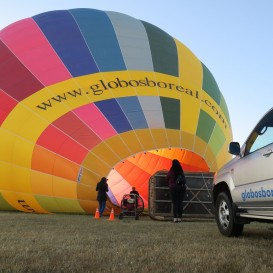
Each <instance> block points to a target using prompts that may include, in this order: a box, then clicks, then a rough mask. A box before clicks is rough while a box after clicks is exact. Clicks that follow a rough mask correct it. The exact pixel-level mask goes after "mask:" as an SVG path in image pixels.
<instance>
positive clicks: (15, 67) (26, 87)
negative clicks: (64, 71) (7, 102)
mask: <svg viewBox="0 0 273 273" xmlns="http://www.w3.org/2000/svg"><path fill="white" fill-rule="evenodd" d="M0 52H1V62H0V78H1V83H0V89H2V90H3V91H5V92H6V93H7V94H9V95H10V96H11V97H13V98H14V99H16V100H18V101H21V100H23V99H24V98H26V97H28V96H30V95H31V94H32V93H33V92H35V91H37V90H40V89H42V88H43V87H44V86H43V85H42V84H41V82H39V81H38V80H37V79H36V78H35V77H34V76H33V74H32V73H30V72H29V71H28V70H27V69H26V68H25V66H24V65H23V64H22V63H21V62H20V60H18V59H17V57H16V56H15V55H14V54H13V53H12V52H11V51H10V50H9V49H8V48H7V47H6V45H5V44H4V43H3V42H2V41H0ZM14 79H16V82H14ZM18 90H20V92H18Z"/></svg>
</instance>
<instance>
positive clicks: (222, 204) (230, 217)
mask: <svg viewBox="0 0 273 273" xmlns="http://www.w3.org/2000/svg"><path fill="white" fill-rule="evenodd" d="M234 216H235V215H234V210H233V208H232V202H231V200H230V198H229V196H228V195H227V193H226V192H221V193H220V194H219V195H218V196H217V200H216V211H215V217H216V222H217V225H218V229H219V231H220V232H221V233H222V234H223V235H225V236H228V237H230V236H240V235H242V232H243V229H244V225H243V224H236V223H235V220H234V219H235V217H234Z"/></svg>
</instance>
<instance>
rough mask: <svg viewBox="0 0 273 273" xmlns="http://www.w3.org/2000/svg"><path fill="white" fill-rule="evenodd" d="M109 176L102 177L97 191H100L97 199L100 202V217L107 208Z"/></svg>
mask: <svg viewBox="0 0 273 273" xmlns="http://www.w3.org/2000/svg"><path fill="white" fill-rule="evenodd" d="M107 180H108V179H107V178H106V177H102V179H101V180H100V182H99V183H98V184H97V187H96V191H97V192H98V195H97V200H98V202H99V213H100V217H102V215H103V212H104V210H105V206H106V200H107V192H108V184H107Z"/></svg>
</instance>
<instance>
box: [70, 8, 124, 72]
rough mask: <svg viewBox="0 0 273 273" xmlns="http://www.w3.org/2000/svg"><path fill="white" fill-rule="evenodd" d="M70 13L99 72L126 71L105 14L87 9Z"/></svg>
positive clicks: (74, 10)
mask: <svg viewBox="0 0 273 273" xmlns="http://www.w3.org/2000/svg"><path fill="white" fill-rule="evenodd" d="M70 12H71V14H72V15H73V17H74V18H75V20H76V21H77V25H78V26H79V28H80V30H81V33H82V34H83V36H84V40H85V41H86V43H87V46H88V48H89V50H90V52H91V53H92V56H93V58H94V60H95V62H96V64H97V66H98V69H99V71H100V72H103V71H117V70H126V68H125V64H124V60H123V57H122V53H121V49H120V46H119V44H118V40H117V37H116V35H115V31H114V29H113V26H112V24H111V21H110V20H109V18H108V16H107V15H106V13H105V12H103V11H100V10H88V9H72V10H70ZM98 25H99V26H100V27H99V28H98ZM85 74H88V73H85Z"/></svg>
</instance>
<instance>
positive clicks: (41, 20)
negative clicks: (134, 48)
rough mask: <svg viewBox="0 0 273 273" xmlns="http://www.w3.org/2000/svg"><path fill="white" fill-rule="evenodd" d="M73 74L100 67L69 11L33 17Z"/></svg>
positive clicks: (89, 72)
mask: <svg viewBox="0 0 273 273" xmlns="http://www.w3.org/2000/svg"><path fill="white" fill-rule="evenodd" d="M33 19H34V20H35V21H36V23H37V24H38V26H39V27H40V28H41V30H42V31H43V33H44V35H45V36H46V38H47V39H48V41H49V42H50V44H51V45H52V46H53V48H54V50H55V51H56V52H57V54H58V55H59V57H60V58H61V60H62V61H63V63H64V64H65V65H66V67H67V68H68V70H69V72H70V73H71V75H72V76H74V77H77V76H81V75H86V74H91V73H96V72H98V67H97V65H96V63H95V61H94V59H93V57H92V55H91V53H90V51H89V49H88V47H87V45H86V43H85V41H84V39H83V37H82V34H81V32H80V30H79V28H78V26H77V24H76V22H75V20H74V18H73V17H72V15H71V14H70V13H69V12H68V11H55V12H53V13H51V12H49V13H45V14H41V15H36V16H34V17H33Z"/></svg>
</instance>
